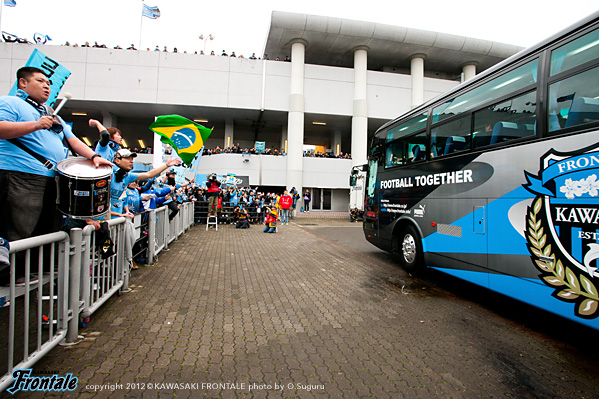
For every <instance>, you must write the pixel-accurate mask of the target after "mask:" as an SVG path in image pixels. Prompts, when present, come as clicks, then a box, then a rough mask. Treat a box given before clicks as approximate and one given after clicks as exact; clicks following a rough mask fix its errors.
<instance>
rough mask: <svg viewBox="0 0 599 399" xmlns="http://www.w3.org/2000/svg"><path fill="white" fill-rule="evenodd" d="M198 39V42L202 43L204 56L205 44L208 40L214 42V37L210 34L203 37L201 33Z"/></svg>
mask: <svg viewBox="0 0 599 399" xmlns="http://www.w3.org/2000/svg"><path fill="white" fill-rule="evenodd" d="M199 37H200V40H203V41H204V50H203V51H204V54H206V42H207V41H208V40H214V35H213V34H212V33H210V34H209V35H208V36H206V37H204V34H203V33H202V34H200V36H199Z"/></svg>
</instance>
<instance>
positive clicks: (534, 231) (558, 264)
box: [527, 197, 599, 319]
mask: <svg viewBox="0 0 599 399" xmlns="http://www.w3.org/2000/svg"><path fill="white" fill-rule="evenodd" d="M528 209H529V212H528V232H527V233H528V243H529V245H528V249H529V251H530V252H531V254H532V255H534V256H535V257H536V259H535V260H534V263H535V266H536V267H537V269H538V270H539V271H541V272H542V275H541V278H542V280H543V281H544V282H545V284H547V285H548V286H550V287H553V288H555V291H554V292H553V296H555V297H557V298H559V299H561V300H563V301H566V302H575V303H576V307H575V312H576V315H577V316H580V317H583V318H587V319H592V318H596V317H597V316H599V291H598V290H597V287H596V286H595V284H593V282H592V281H591V279H589V278H588V277H587V276H585V275H584V274H582V273H579V274H578V276H577V275H576V273H574V272H573V271H572V269H571V268H569V267H568V266H566V265H564V264H563V262H562V261H561V260H560V259H559V258H558V257H557V256H556V255H555V254H554V253H553V251H552V248H551V243H549V242H548V241H549V240H548V238H547V234H545V231H544V227H543V224H542V220H538V218H537V215H538V214H539V212H541V211H542V210H543V197H537V199H536V201H535V202H534V204H533V206H532V207H529V208H528ZM548 259H552V261H549V260H548Z"/></svg>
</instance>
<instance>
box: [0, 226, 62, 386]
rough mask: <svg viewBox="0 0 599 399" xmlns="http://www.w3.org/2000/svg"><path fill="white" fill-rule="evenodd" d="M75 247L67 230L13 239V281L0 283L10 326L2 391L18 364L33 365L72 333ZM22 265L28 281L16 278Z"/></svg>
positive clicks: (11, 270) (0, 290)
mask: <svg viewBox="0 0 599 399" xmlns="http://www.w3.org/2000/svg"><path fill="white" fill-rule="evenodd" d="M70 253H71V247H70V243H69V236H68V235H67V234H66V233H64V232H58V233H52V234H46V235H43V236H38V237H31V238H27V239H24V240H19V241H15V242H12V243H10V254H11V255H10V287H0V299H1V300H2V302H3V305H4V306H3V307H4V308H8V309H3V312H2V316H1V317H2V319H3V320H4V321H3V322H2V323H0V325H6V326H8V331H7V332H6V333H5V334H6V335H5V337H4V338H3V340H4V339H7V342H6V345H7V346H6V347H7V359H6V363H5V364H7V366H8V367H7V369H6V370H4V369H3V366H2V369H0V370H1V371H2V372H3V373H2V374H4V376H3V377H2V378H1V379H0V392H1V391H3V390H5V389H6V388H8V387H9V386H10V385H11V383H12V377H11V374H12V372H13V370H15V369H26V368H30V367H31V366H32V365H33V364H34V363H35V362H37V361H38V360H39V359H40V358H41V357H42V356H44V355H45V354H46V353H48V352H49V351H50V350H51V349H52V348H54V347H55V346H56V345H58V343H60V342H61V341H62V340H63V339H64V338H66V334H67V322H68V318H69V312H71V311H70V309H69V306H68V305H69V304H68V302H67V300H68V282H69V269H68V264H69V254H70ZM32 264H33V266H32ZM35 265H37V266H35ZM17 266H18V267H19V269H21V270H23V271H24V273H25V277H24V278H23V280H24V283H22V284H17V282H16V281H15V275H16V269H17ZM32 269H33V270H32ZM34 271H35V272H37V274H34V273H33V272H34ZM32 273H33V274H32ZM32 296H33V298H32ZM32 299H33V301H32ZM6 310H7V312H4V311H6ZM17 311H18V313H17ZM71 317H72V312H71ZM6 319H8V320H6ZM6 321H7V322H6ZM30 323H32V324H33V325H31V324H30ZM32 338H33V339H32ZM17 345H19V346H17ZM15 361H17V362H18V363H17V364H15Z"/></svg>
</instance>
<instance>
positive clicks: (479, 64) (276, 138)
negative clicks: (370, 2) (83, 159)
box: [0, 12, 522, 211]
mask: <svg viewBox="0 0 599 399" xmlns="http://www.w3.org/2000/svg"><path fill="white" fill-rule="evenodd" d="M33 47H34V46H33V45H25V44H15V43H0V65H2V70H3V71H5V73H3V74H2V76H1V77H0V89H1V90H2V91H3V92H4V93H8V92H9V90H10V88H11V87H12V85H13V84H14V82H15V74H16V71H17V69H18V68H20V67H21V66H23V65H24V64H25V62H26V61H27V59H28V58H29V55H30V54H31V51H32V49H33ZM38 48H39V49H40V50H41V51H42V52H43V53H45V54H46V55H47V56H49V57H51V58H52V59H54V60H56V61H58V62H59V63H61V64H62V65H64V66H65V67H67V68H68V69H69V70H70V71H71V72H72V75H71V76H70V78H69V79H68V81H67V83H66V84H65V86H64V88H63V92H67V91H68V92H70V93H71V94H72V96H73V97H72V99H71V100H69V101H68V102H67V103H66V105H65V107H64V108H63V109H62V110H61V111H60V115H61V116H62V117H63V118H64V119H65V120H66V121H68V122H72V123H73V131H74V132H75V134H77V135H78V136H79V137H80V138H81V139H83V140H84V141H85V140H87V141H88V142H89V143H93V142H94V141H95V140H97V139H98V132H97V130H94V129H91V128H90V127H89V126H88V120H89V119H90V118H94V119H98V120H100V121H101V122H102V123H103V124H104V125H105V126H115V127H118V128H119V129H120V130H121V131H122V132H123V136H124V138H125V139H126V142H127V145H128V146H129V147H131V148H141V147H144V146H154V142H155V137H154V136H155V135H154V134H153V133H152V132H151V131H150V130H149V129H148V126H149V125H150V124H151V123H152V122H153V121H154V118H155V116H158V115H168V114H178V115H182V116H185V117H187V118H189V119H193V120H196V121H199V123H201V124H203V125H204V126H207V127H214V132H213V133H212V135H211V136H210V138H209V139H208V141H207V142H206V143H205V144H206V148H216V147H217V146H219V147H221V148H223V147H230V146H232V145H236V144H239V145H240V146H241V147H242V148H245V147H247V148H252V147H254V146H255V143H256V142H264V143H265V146H266V147H267V148H276V149H278V150H279V151H283V152H285V153H286V155H285V156H273V155H242V154H219V155H211V156H204V157H203V158H202V160H201V163H200V173H210V172H216V173H218V174H230V173H232V174H235V175H237V176H240V177H241V176H246V177H247V179H249V184H250V185H251V186H252V187H254V186H261V187H265V188H268V189H279V190H282V189H283V188H284V187H287V188H290V187H293V186H294V187H296V188H297V189H298V190H300V191H305V190H306V189H309V190H311V192H312V208H313V210H316V211H317V210H322V211H327V210H331V211H346V210H347V209H348V203H349V174H350V170H351V168H352V166H354V165H361V164H364V163H366V158H367V146H368V143H369V141H370V138H371V137H372V135H373V134H374V132H375V131H376V129H377V128H378V127H380V126H381V125H382V124H384V123H385V122H387V121H388V120H389V119H392V118H394V117H397V116H398V115H400V114H402V113H404V112H406V111H408V110H410V109H411V108H413V107H415V106H417V105H419V104H421V103H423V102H424V101H427V100H429V99H431V98H433V97H435V96H437V95H439V94H441V93H443V92H445V91H447V90H449V89H451V88H453V87H455V86H456V85H458V84H459V83H460V82H461V81H464V80H467V79H469V78H471V77H473V76H474V75H475V74H476V73H479V72H481V71H483V70H485V69H487V68H489V67H491V66H492V65H494V64H496V63H498V62H500V61H502V60H504V59H505V58H508V57H509V56H511V55H513V54H515V53H516V52H518V51H519V50H521V49H522V48H520V47H517V46H513V45H508V44H503V43H496V42H491V41H487V40H480V39H475V38H470V37H462V36H456V35H449V34H444V33H437V32H431V31H424V30H418V29H411V28H404V27H399V26H390V25H383V24H377V23H371V22H363V21H354V20H346V19H340V18H333V17H324V16H315V15H304V14H295V13H286V12H273V14H272V18H271V24H270V29H269V32H268V37H267V39H266V44H265V48H264V52H263V53H264V54H267V55H268V60H266V59H258V60H253V59H249V58H232V57H222V56H218V55H217V56H209V55H195V54H184V53H166V52H158V51H156V52H155V51H130V50H121V49H118V50H116V49H104V48H82V47H77V48H75V47H65V46H39V47H38ZM246 56H247V55H246ZM276 57H279V58H280V60H281V61H276V60H275V59H276ZM286 57H289V58H290V62H285V61H283V60H284V59H285V58H286ZM60 97H61V96H59V98H60ZM305 151H316V152H329V153H331V152H332V153H334V154H339V153H344V154H345V153H350V154H351V159H337V158H319V157H304V156H303V155H304V152H305ZM156 153H157V154H155V155H154V156H153V155H150V154H147V155H145V154H144V155H142V156H140V157H139V158H138V159H139V160H140V161H142V162H145V163H147V164H150V163H152V162H153V158H157V157H159V156H160V154H159V153H158V151H156ZM244 180H245V179H244ZM245 181H247V180H245Z"/></svg>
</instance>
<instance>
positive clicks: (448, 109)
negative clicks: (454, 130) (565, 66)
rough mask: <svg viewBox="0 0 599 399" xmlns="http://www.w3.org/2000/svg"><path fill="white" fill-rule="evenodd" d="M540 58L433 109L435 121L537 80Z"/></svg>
mask: <svg viewBox="0 0 599 399" xmlns="http://www.w3.org/2000/svg"><path fill="white" fill-rule="evenodd" d="M537 66H538V60H537V59H535V60H534V61H531V62H529V63H527V64H525V65H522V66H521V67H518V68H516V69H514V70H513V71H510V72H508V73H506V74H504V75H501V76H499V77H498V78H495V79H493V80H492V81H490V82H488V83H485V84H484V85H482V86H479V87H477V88H475V89H472V90H470V91H468V92H467V93H464V94H462V95H461V96H458V97H455V98H453V99H451V100H449V101H447V102H446V103H444V104H441V105H439V106H438V107H435V108H434V109H433V123H435V122H438V121H441V120H443V119H445V118H449V117H450V116H453V115H457V114H459V113H461V112H464V111H467V110H470V109H473V108H476V107H478V106H480V105H483V104H484V103H486V102H489V101H492V100H493V99H494V98H498V97H502V96H505V95H506V94H509V93H511V92H513V91H516V90H519V89H522V88H524V87H526V86H528V85H531V84H533V83H535V82H536V81H537Z"/></svg>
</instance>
